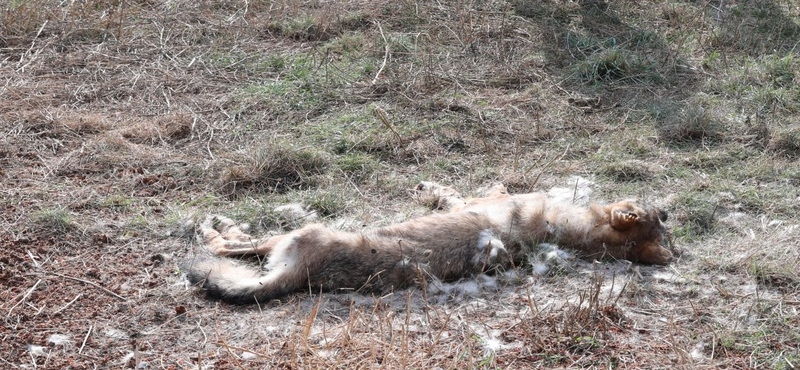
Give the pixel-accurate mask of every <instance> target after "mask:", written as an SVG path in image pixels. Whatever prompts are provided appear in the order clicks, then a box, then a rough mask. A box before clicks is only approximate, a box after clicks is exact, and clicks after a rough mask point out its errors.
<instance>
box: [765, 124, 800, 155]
mask: <svg viewBox="0 0 800 370" xmlns="http://www.w3.org/2000/svg"><path fill="white" fill-rule="evenodd" d="M767 149H769V150H770V151H771V152H773V153H775V154H777V155H780V156H784V157H787V158H790V159H797V158H800V127H797V126H790V127H787V128H784V129H782V130H776V131H775V132H773V133H772V135H771V138H770V141H769V145H768V146H767Z"/></svg>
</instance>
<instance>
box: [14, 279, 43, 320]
mask: <svg viewBox="0 0 800 370" xmlns="http://www.w3.org/2000/svg"><path fill="white" fill-rule="evenodd" d="M41 282H42V279H39V281H37V282H36V284H33V286H32V287H31V288H30V289H28V291H27V292H25V295H24V296H23V297H22V299H20V300H19V302H17V304H15V305H14V307H11V308H10V309H9V310H8V314H6V317H9V316H11V311H14V309H15V308H17V306H19V305H21V304H22V302H25V300H26V299H28V296H30V295H31V293H33V291H34V290H36V287H37V286H39V283H41Z"/></svg>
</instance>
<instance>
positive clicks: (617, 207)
mask: <svg viewBox="0 0 800 370" xmlns="http://www.w3.org/2000/svg"><path fill="white" fill-rule="evenodd" d="M415 191H416V193H417V194H421V195H424V196H427V197H429V198H432V199H434V200H435V201H436V202H437V203H438V204H439V206H440V207H439V208H441V209H443V210H445V211H446V212H444V213H435V214H431V215H428V216H423V217H419V218H415V219H411V220H409V221H405V222H402V223H399V224H394V225H390V226H385V227H379V228H374V229H367V230H362V231H358V232H346V231H337V230H332V229H330V228H327V227H325V226H322V225H319V224H313V225H308V226H305V227H303V228H301V229H297V230H294V231H292V232H289V233H287V234H284V235H277V236H272V237H270V238H267V239H265V240H256V239H253V238H252V237H251V236H250V235H248V234H246V233H245V232H244V231H243V230H242V228H240V227H239V226H238V225H236V223H234V222H233V221H232V220H230V219H228V218H226V217H222V216H209V217H208V218H207V219H206V220H205V221H204V222H203V223H202V224H201V227H200V231H201V233H202V237H203V240H204V244H205V246H206V248H208V249H209V250H210V252H212V253H213V254H214V255H216V256H215V257H210V258H208V257H206V258H202V257H198V258H195V259H193V260H189V261H187V262H186V263H185V264H184V266H182V269H183V270H184V271H185V272H186V274H187V277H188V279H189V281H190V282H192V283H193V284H196V285H200V286H202V287H203V288H204V289H205V290H206V291H207V292H208V293H209V295H211V296H215V297H218V298H220V299H223V300H225V301H228V302H234V303H246V302H265V301H268V300H272V299H276V298H280V297H282V296H284V295H286V294H289V293H292V292H295V291H298V290H302V289H309V288H310V289H312V290H321V291H361V292H387V291H392V290H397V289H403V288H406V287H409V286H413V285H416V284H420V283H422V282H423V280H429V279H438V280H439V281H445V282H446V281H454V280H457V279H460V278H464V277H468V276H471V275H476V274H481V273H491V272H492V271H496V270H498V269H508V268H513V267H515V266H519V265H520V263H522V261H523V260H524V257H525V255H526V254H527V253H530V251H531V248H533V247H534V246H535V245H537V244H539V243H543V242H547V243H554V244H557V245H558V246H559V247H561V248H566V249H571V250H574V251H576V252H577V253H578V254H579V255H580V256H582V257H585V258H596V259H600V258H615V259H626V260H630V261H633V262H640V263H645V264H658V265H664V264H667V263H669V262H670V260H671V259H672V258H673V255H672V253H671V252H670V250H669V249H667V248H666V247H665V246H666V244H667V230H666V227H665V225H664V222H666V220H667V213H666V212H665V211H663V210H661V209H658V208H656V207H650V206H646V205H643V204H640V203H639V202H637V201H635V200H623V201H619V202H616V203H611V204H606V205H601V204H591V205H589V206H588V207H583V206H578V205H575V204H572V203H571V202H566V201H563V200H558V199H554V198H552V197H549V196H548V195H547V194H543V193H530V194H517V195H511V194H509V193H508V192H507V191H506V188H505V187H504V186H503V185H501V184H497V185H495V186H493V187H491V188H489V189H488V190H487V191H486V192H485V194H484V196H483V197H480V198H470V199H464V198H463V197H462V196H461V195H460V194H459V192H458V191H456V190H455V189H453V188H451V187H445V186H442V185H439V184H437V183H433V182H422V183H420V184H419V185H418V186H417V187H416V189H415ZM242 255H262V256H265V257H266V260H267V262H266V264H265V266H264V271H259V270H258V269H257V268H255V267H249V266H246V265H243V264H240V263H237V262H234V261H232V260H231V259H229V258H220V257H231V256H242Z"/></svg>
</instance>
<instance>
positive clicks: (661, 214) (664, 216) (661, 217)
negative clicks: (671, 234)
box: [658, 209, 669, 222]
mask: <svg viewBox="0 0 800 370" xmlns="http://www.w3.org/2000/svg"><path fill="white" fill-rule="evenodd" d="M667 218H669V214H667V211H665V210H663V209H659V210H658V219H659V220H661V222H667Z"/></svg>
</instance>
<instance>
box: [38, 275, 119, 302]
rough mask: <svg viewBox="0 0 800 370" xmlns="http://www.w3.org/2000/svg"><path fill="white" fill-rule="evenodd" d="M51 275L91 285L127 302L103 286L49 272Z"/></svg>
mask: <svg viewBox="0 0 800 370" xmlns="http://www.w3.org/2000/svg"><path fill="white" fill-rule="evenodd" d="M51 274H53V275H55V276H60V277H62V278H65V279H69V280H74V281H78V282H81V283H84V284H89V285H91V286H93V287H95V288H97V289H100V290H102V291H104V292H106V293H107V294H109V295H112V296H114V297H117V298H119V299H121V300H123V301H127V300H128V299H127V298H125V297H123V296H121V295H119V294H117V293H114V292H112V291H110V290H108V289H107V288H105V287H103V286H101V285H98V284H95V283H93V282H91V281H88V280H83V279H79V278H76V277H72V276H67V275H61V274H59V273H55V272H51Z"/></svg>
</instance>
